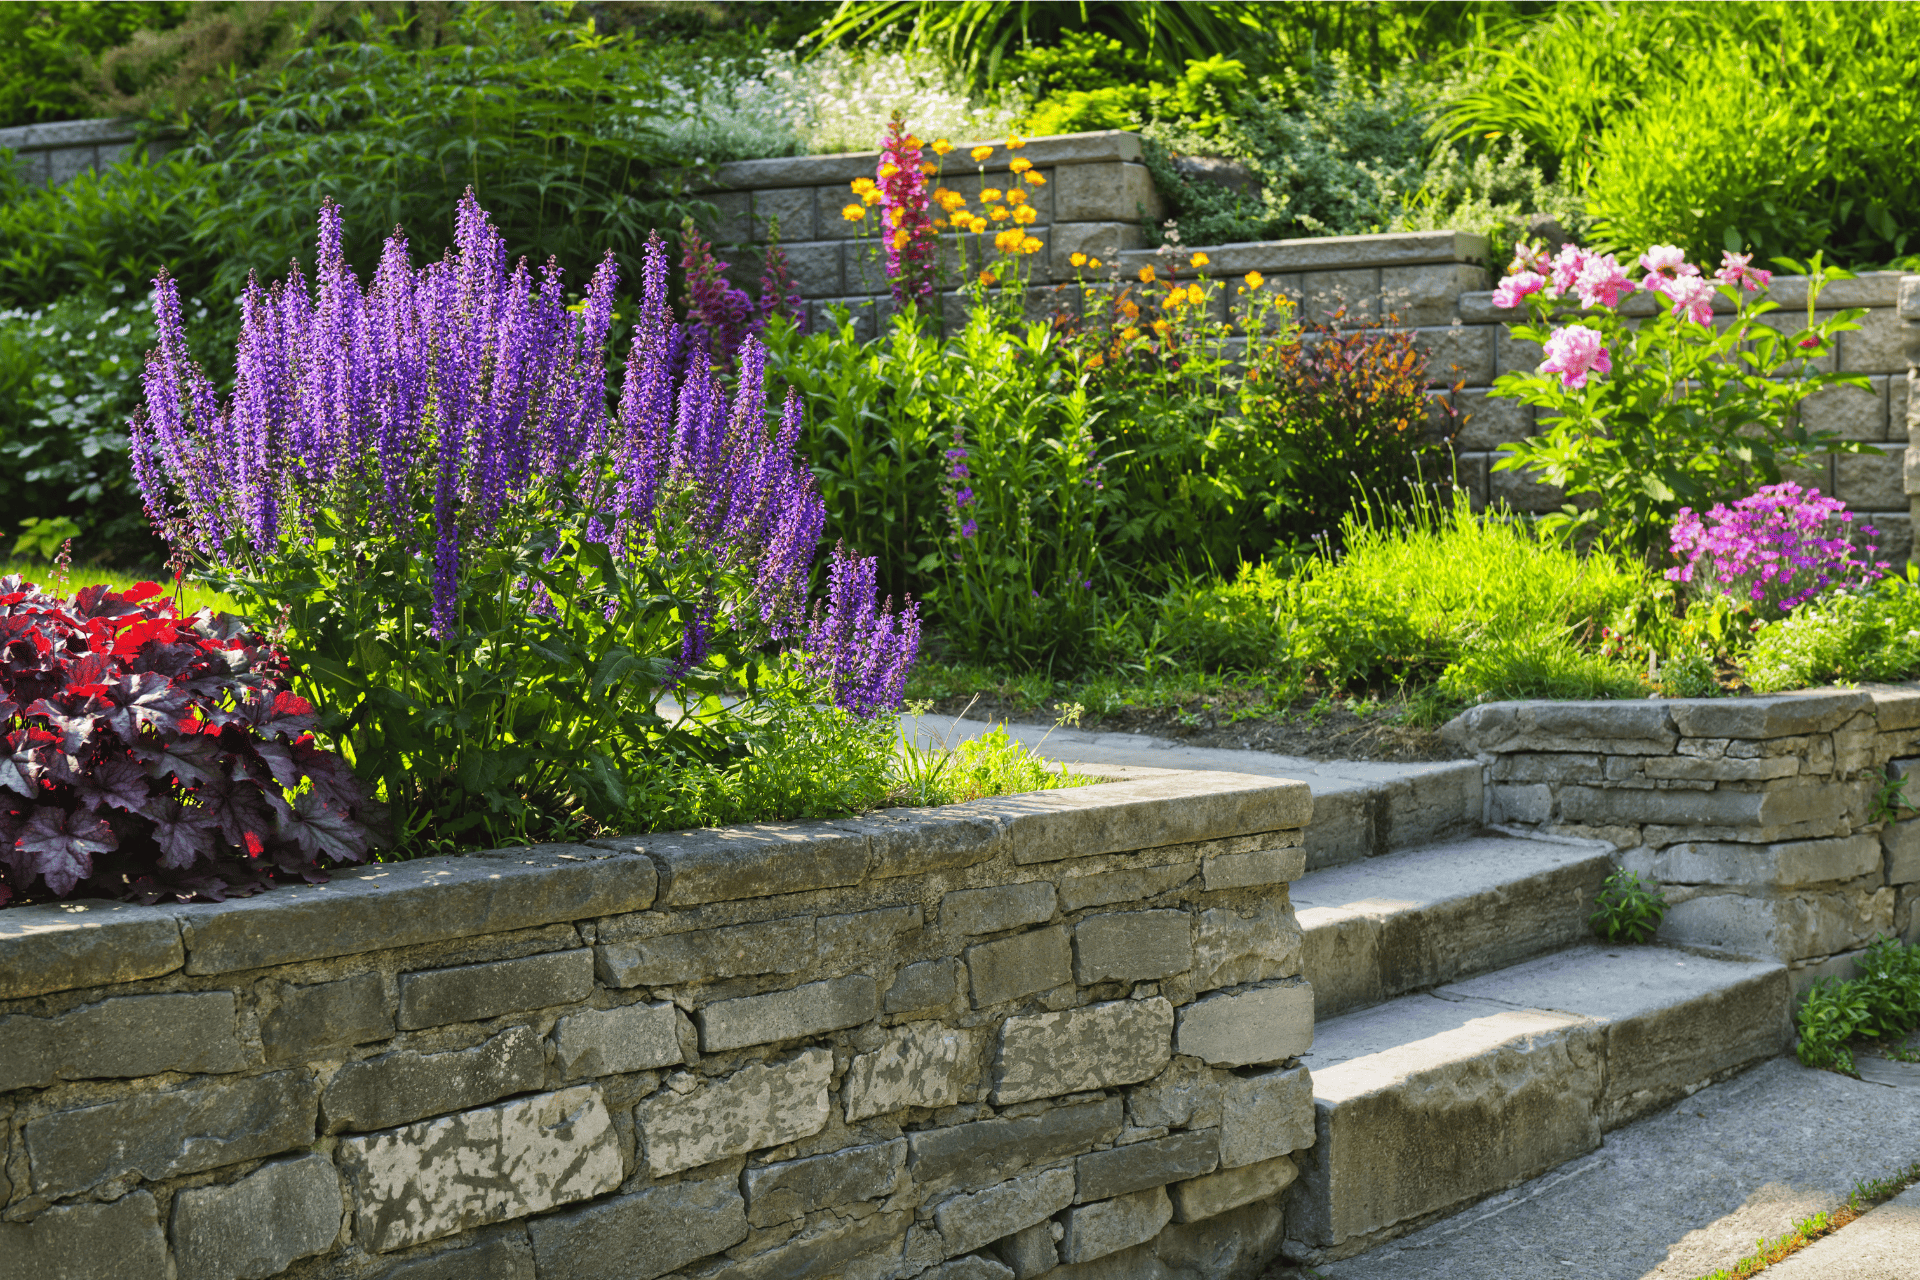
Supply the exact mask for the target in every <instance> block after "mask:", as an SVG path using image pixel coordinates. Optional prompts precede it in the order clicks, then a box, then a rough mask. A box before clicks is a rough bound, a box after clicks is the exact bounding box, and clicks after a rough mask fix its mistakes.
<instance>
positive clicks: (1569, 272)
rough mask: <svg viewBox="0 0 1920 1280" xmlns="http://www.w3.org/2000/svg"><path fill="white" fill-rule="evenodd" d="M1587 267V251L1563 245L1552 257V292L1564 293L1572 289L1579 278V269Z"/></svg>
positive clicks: (1572, 245)
mask: <svg viewBox="0 0 1920 1280" xmlns="http://www.w3.org/2000/svg"><path fill="white" fill-rule="evenodd" d="M1586 265H1587V251H1586V250H1585V249H1582V248H1581V247H1580V246H1579V245H1577V244H1563V245H1561V246H1560V252H1559V253H1557V254H1555V255H1554V258H1553V262H1552V263H1551V266H1552V268H1553V291H1554V292H1555V293H1566V292H1567V291H1568V290H1570V289H1572V288H1573V282H1574V281H1575V280H1578V279H1579V278H1580V269H1581V268H1582V267H1584V266H1586Z"/></svg>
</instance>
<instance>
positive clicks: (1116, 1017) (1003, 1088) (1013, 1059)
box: [993, 996, 1312, 1105]
mask: <svg viewBox="0 0 1920 1280" xmlns="http://www.w3.org/2000/svg"><path fill="white" fill-rule="evenodd" d="M1308 1017H1309V1019H1311V1017H1312V1006H1311V1004H1309V1006H1308ZM1172 1032H1173V1006H1172V1005H1171V1004H1170V1003H1168V1001H1167V1000H1166V998H1165V997H1163V996H1154V997H1153V998H1152V999H1149V1000H1111V1001H1108V1002H1106V1003H1104V1004H1093V1005H1087V1006H1086V1007H1084V1008H1080V1009H1063V1010H1061V1011H1060V1012H1058V1013H1040V1014H1033V1015H1030V1016H1027V1017H1018V1018H1008V1019H1007V1020H1006V1022H1004V1023H1002V1024H1001V1027H1000V1047H999V1053H998V1055H997V1057H996V1059H995V1061H994V1087H993V1100H994V1101H995V1102H996V1103H1000V1104H1003V1105H1004V1104H1006V1103H1012V1102H1026V1101H1028V1100H1030V1099H1033V1098H1048V1097H1053V1096H1055V1095H1057V1094H1062V1093H1076V1092H1079V1091H1080V1090H1083V1089H1104V1088H1109V1087H1111V1086H1113V1085H1121V1084H1134V1083H1136V1082H1137V1081H1141V1080H1145V1079H1147V1078H1148V1077H1149V1076H1152V1075H1154V1074H1156V1073H1157V1072H1158V1071H1159V1070H1160V1069H1161V1068H1162V1067H1164V1066H1166V1064H1167V1059H1168V1057H1169V1056H1170V1055H1171V1050H1172V1046H1171V1043H1170V1042H1171V1039H1172Z"/></svg>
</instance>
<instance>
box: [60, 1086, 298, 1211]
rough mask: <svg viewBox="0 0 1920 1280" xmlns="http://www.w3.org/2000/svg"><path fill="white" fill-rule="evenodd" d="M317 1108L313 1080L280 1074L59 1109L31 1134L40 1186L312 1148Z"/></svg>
mask: <svg viewBox="0 0 1920 1280" xmlns="http://www.w3.org/2000/svg"><path fill="white" fill-rule="evenodd" d="M319 1104H320V1087H319V1084H318V1083H317V1082H316V1081H315V1080H314V1079H313V1078H312V1077H311V1076H309V1075H307V1074H306V1073H305V1072H300V1071H281V1072H275V1073H274V1074H271V1075H264V1076H255V1077H253V1078H251V1079H246V1080H232V1081H224V1080H223V1081H216V1082H212V1083H207V1084H198V1085H190V1086H188V1087H186V1088H182V1089H164V1090H155V1091H154V1092H151V1093H140V1094H135V1095H133V1096H132V1097H128V1098H122V1099H120V1100H119V1101H116V1102H104V1103H100V1104H99V1105H97V1106H91V1107H78V1108H75V1109H73V1110H71V1111H56V1112H53V1113H52V1114H51V1115H45V1116H41V1117H39V1118H38V1119H34V1120H29V1121H27V1124H26V1127H25V1130H24V1133H25V1136H26V1147H27V1155H28V1158H29V1162H30V1166H31V1168H32V1171H33V1187H34V1190H36V1191H41V1192H46V1193H49V1194H52V1195H68V1194H72V1193H74V1192H78V1191H85V1190H86V1189H88V1188H89V1187H94V1186H98V1185H99V1184H101V1183H103V1182H110V1181H113V1180H114V1179H117V1178H122V1177H125V1176H126V1175H128V1174H138V1175H139V1176H140V1177H142V1178H145V1179H147V1180H148V1181H149V1182H157V1181H159V1180H160V1179H162V1178H166V1177H171V1176H173V1175H175V1174H181V1173H198V1172H199V1171H200V1170H202V1169H214V1168H218V1167H219V1166H221V1165H223V1164H233V1163H235V1162H237V1161H240V1160H257V1159H259V1158H260V1157H261V1156H271V1155H277V1154H279V1153H280V1152H282V1151H290V1150H292V1149H293V1148H295V1147H300V1146H305V1145H306V1144H307V1143H309V1142H311V1141H313V1134H314V1120H315V1116H316V1113H317V1112H318V1111H319Z"/></svg>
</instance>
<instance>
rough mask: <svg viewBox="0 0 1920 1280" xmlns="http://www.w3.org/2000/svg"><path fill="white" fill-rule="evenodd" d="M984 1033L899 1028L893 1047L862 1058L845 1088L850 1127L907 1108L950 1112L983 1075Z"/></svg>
mask: <svg viewBox="0 0 1920 1280" xmlns="http://www.w3.org/2000/svg"><path fill="white" fill-rule="evenodd" d="M978 1036H979V1033H978V1032H975V1031H964V1030H959V1029H956V1028H952V1027H947V1026H944V1025H942V1024H940V1023H938V1022H920V1023H913V1024H910V1025H907V1026H903V1027H897V1028H895V1029H894V1030H893V1032H892V1033H891V1035H890V1036H889V1037H888V1039H887V1042H886V1043H885V1044H884V1045H882V1046H881V1047H880V1048H878V1049H876V1050H874V1051H873V1052H871V1053H862V1054H859V1055H857V1056H856V1057H855V1058H854V1059H853V1062H852V1064H851V1065H850V1066H849V1067H848V1068H847V1075H846V1079H845V1080H844V1081H843V1082H842V1084H841V1089H842V1096H844V1097H845V1098H846V1115H847V1123H848V1124H852V1123H854V1122H855V1121H858V1120H864V1119H866V1118H867V1117H868V1116H879V1115H886V1114H887V1113H889V1112H893V1111H901V1110H904V1109H905V1108H907V1107H928V1108H933V1107H950V1106H953V1105H954V1104H955V1103H958V1102H960V1101H962V1094H963V1093H964V1092H965V1090H966V1087H967V1085H968V1084H969V1083H970V1082H971V1081H972V1079H973V1077H974V1075H975V1074H976V1072H977V1067H976V1066H975V1058H976V1056H977V1055H976V1051H975V1044H976V1041H977V1039H978Z"/></svg>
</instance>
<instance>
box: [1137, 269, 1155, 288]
mask: <svg viewBox="0 0 1920 1280" xmlns="http://www.w3.org/2000/svg"><path fill="white" fill-rule="evenodd" d="M1153 281H1154V275H1153V268H1152V267H1142V268H1140V283H1141V284H1152V283H1153Z"/></svg>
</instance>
